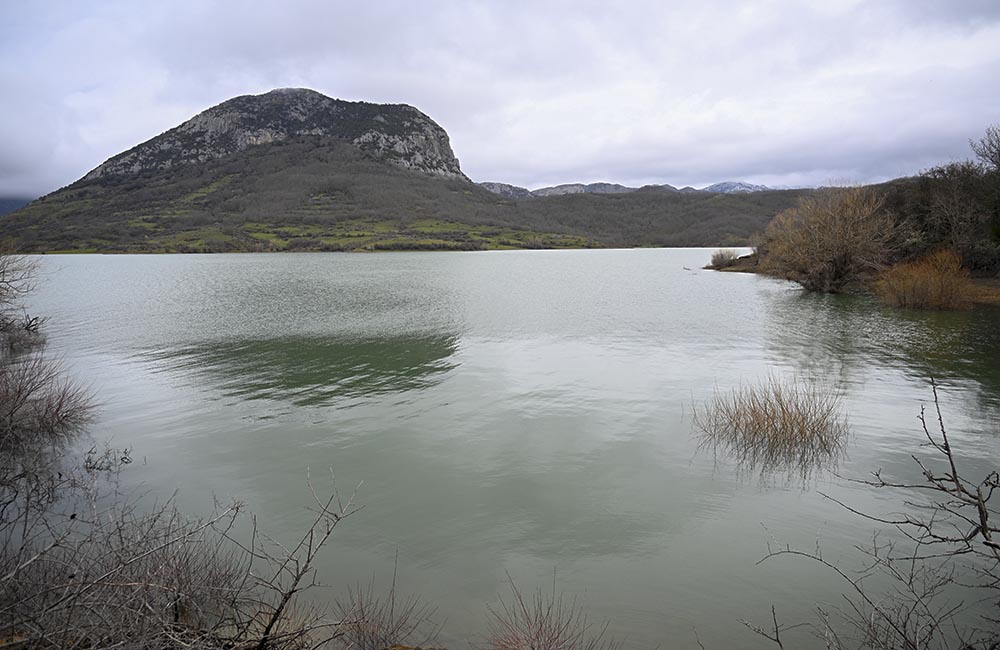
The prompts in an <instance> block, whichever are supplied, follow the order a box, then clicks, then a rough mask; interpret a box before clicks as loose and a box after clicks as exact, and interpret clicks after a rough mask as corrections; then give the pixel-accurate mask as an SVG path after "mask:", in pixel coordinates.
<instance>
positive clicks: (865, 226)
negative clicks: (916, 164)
mask: <svg viewBox="0 0 1000 650" xmlns="http://www.w3.org/2000/svg"><path fill="white" fill-rule="evenodd" d="M884 205H885V201H884V197H883V196H882V195H880V194H878V193H877V192H875V191H874V190H872V189H870V188H865V187H844V188H828V189H824V190H822V191H820V192H817V193H815V194H811V195H808V196H804V197H802V198H801V199H799V203H798V205H796V206H795V207H793V208H789V209H788V210H785V211H784V212H781V213H780V214H778V215H777V216H776V217H775V218H774V219H773V220H772V221H771V223H770V224H769V225H768V227H767V230H766V231H765V233H764V237H763V241H761V242H758V246H757V251H758V254H759V255H760V263H761V265H762V266H763V268H764V269H765V270H766V271H768V272H770V273H773V274H775V275H780V276H782V277H785V278H787V279H789V280H794V281H796V282H798V283H799V284H801V285H802V286H803V287H805V288H806V289H809V290H811V291H823V292H836V291H840V290H842V289H843V288H844V287H845V286H847V285H848V284H849V283H850V282H852V281H855V280H858V279H859V278H860V277H862V276H863V275H864V274H866V273H871V272H873V271H876V270H879V269H881V268H882V263H883V261H884V260H885V258H886V256H887V255H888V253H889V251H890V249H891V246H892V242H893V239H894V237H895V222H894V220H893V218H892V217H891V216H890V215H889V214H888V213H887V212H886V210H885V209H884Z"/></svg>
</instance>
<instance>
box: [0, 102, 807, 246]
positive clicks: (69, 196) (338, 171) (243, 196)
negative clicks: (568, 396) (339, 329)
mask: <svg viewBox="0 0 1000 650" xmlns="http://www.w3.org/2000/svg"><path fill="white" fill-rule="evenodd" d="M574 187H575V189H574V190H569V191H570V192H571V193H566V194H556V195H551V196H534V195H532V196H533V198H532V199H531V200H530V201H528V200H518V199H517V197H516V196H514V195H515V194H518V190H524V188H516V187H514V186H505V187H502V186H501V185H499V184H487V185H486V186H479V185H476V184H475V183H472V182H471V181H469V180H468V178H467V177H466V176H465V174H463V173H462V170H461V167H460V166H459V162H458V159H457V158H456V157H455V155H454V153H453V152H452V150H451V147H450V144H449V140H448V135H447V133H445V131H444V129H442V128H441V127H440V126H438V125H437V124H436V123H435V122H434V121H433V120H431V118H429V117H427V116H426V115H424V114H423V113H421V112H420V111H418V110H417V109H415V108H413V107H410V106H406V105H379V104H369V103H365V102H345V101H341V100H337V99H332V98H329V97H326V96H324V95H321V94H319V93H317V92H315V91H311V90H279V91H272V92H269V93H265V94H262V95H254V96H243V97H237V98H234V99H231V100H229V101H226V102H223V103H222V104H219V105H218V106H215V107H212V108H209V109H208V110H206V111H204V112H202V113H200V114H199V115H196V116H195V117H193V118H192V119H190V120H188V121H186V122H184V123H183V124H181V125H179V126H177V127H176V128H174V129H171V130H169V131H167V132H165V133H163V134H161V135H159V136H156V137H154V138H152V139H151V140H149V141H147V142H144V143H142V144H139V145H137V146H136V147H133V148H132V149H129V150H128V151H125V152H123V153H121V154H119V155H117V156H114V157H112V158H110V159H109V160H108V161H106V162H104V163H103V164H101V165H99V166H98V167H97V168H95V169H94V170H93V171H91V172H90V173H88V174H86V175H85V176H84V177H83V178H81V179H80V180H78V181H76V182H75V183H73V184H71V185H69V186H67V187H64V188H62V189H60V190H57V191H55V192H52V193H51V194H48V195H46V196H44V197H42V198H40V199H37V200H35V201H33V202H31V203H30V204H28V205H27V206H25V207H23V208H21V209H19V210H16V211H15V212H12V213H11V214H9V215H6V216H5V217H4V218H2V219H0V239H3V238H11V239H13V240H15V242H16V244H17V246H19V247H20V248H21V249H22V250H25V251H36V252H44V251H64V250H71V251H92V252H225V251H277V250H345V251H371V250H404V249H422V250H430V249H462V250H478V249H484V248H491V249H493V248H561V247H573V248H579V247H601V246H616V247H623V246H626V247H627V246H713V245H723V244H725V245H736V244H740V243H745V242H746V241H747V238H748V237H749V236H750V235H752V234H753V233H754V232H757V231H759V230H761V229H762V228H763V227H764V225H766V224H767V222H768V221H769V220H770V219H771V218H772V217H773V216H774V215H775V214H776V213H777V212H779V211H781V210H782V209H784V208H787V207H789V206H791V205H793V204H794V202H795V200H796V199H797V197H798V196H800V195H801V194H802V191H788V192H757V193H753V194H729V195H726V194H713V193H708V192H695V193H690V194H686V193H683V192H678V191H675V190H674V188H671V187H669V186H650V187H647V188H641V189H639V190H633V188H624V187H623V186H620V185H619V186H616V185H611V184H604V183H595V184H592V185H579V186H578V187H577V186H574ZM487 188H490V189H493V190H497V189H500V190H501V191H507V192H508V193H509V195H508V196H503V195H498V194H497V193H495V192H494V191H490V189H487ZM588 188H589V191H588ZM543 189H544V188H543ZM524 191H527V190H524ZM573 192H575V193H573Z"/></svg>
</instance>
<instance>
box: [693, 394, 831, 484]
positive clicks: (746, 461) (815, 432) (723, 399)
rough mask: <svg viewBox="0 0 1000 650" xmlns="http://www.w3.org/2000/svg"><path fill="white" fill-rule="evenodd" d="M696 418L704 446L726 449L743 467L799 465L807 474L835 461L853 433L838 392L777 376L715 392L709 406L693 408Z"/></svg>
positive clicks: (771, 469)
mask: <svg viewBox="0 0 1000 650" xmlns="http://www.w3.org/2000/svg"><path fill="white" fill-rule="evenodd" d="M693 418H694V426H695V429H696V432H697V435H698V437H699V441H700V446H701V447H703V448H706V447H708V448H711V449H713V450H715V451H723V452H724V453H726V454H727V455H729V456H730V457H732V458H733V459H735V461H736V462H737V464H738V465H739V466H740V467H741V468H742V469H745V470H749V471H755V470H758V469H759V470H761V471H762V472H769V471H773V470H776V469H795V470H797V471H799V472H800V473H801V474H802V475H803V477H807V476H808V475H809V474H810V473H811V471H812V470H813V469H815V468H817V467H821V466H833V465H836V463H837V461H838V460H839V459H840V458H841V457H842V456H843V454H844V453H845V451H846V446H847V439H848V434H849V431H850V428H849V426H848V423H847V420H846V418H845V417H844V416H843V415H842V414H841V405H840V396H839V394H837V393H836V392H834V391H831V390H827V389H824V388H823V387H821V386H819V385H817V384H815V383H810V382H805V381H802V380H788V381H781V380H779V379H777V378H774V377H770V378H769V379H768V380H767V381H766V382H765V383H764V384H762V385H746V386H740V387H738V388H735V389H733V390H732V391H730V392H728V393H724V392H720V391H718V390H717V391H716V393H715V395H714V397H713V398H712V400H711V401H710V402H709V403H708V404H706V405H704V406H703V407H698V406H696V407H695V408H694V414H693Z"/></svg>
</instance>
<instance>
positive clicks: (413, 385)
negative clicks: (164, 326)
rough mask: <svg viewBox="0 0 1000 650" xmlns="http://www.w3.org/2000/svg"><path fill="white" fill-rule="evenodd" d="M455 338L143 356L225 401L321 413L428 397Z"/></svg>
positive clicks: (185, 349) (310, 341) (288, 340)
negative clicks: (415, 394)
mask: <svg viewBox="0 0 1000 650" xmlns="http://www.w3.org/2000/svg"><path fill="white" fill-rule="evenodd" d="M456 345H457V342H456V340H455V339H454V338H453V337H444V336H441V337H416V336H398V337H387V338H372V339H365V340H350V339H342V338H335V337H329V338H321V337H301V336H289V337H284V338H275V339H264V340H235V341H233V340H225V341H221V342H210V343H199V344H195V345H187V346H182V347H177V348H170V349H167V350H157V351H153V352H148V353H146V354H145V355H144V356H146V357H147V358H148V359H150V360H152V361H154V362H156V363H157V364H158V366H159V367H161V368H163V369H167V370H171V371H176V372H180V373H182V374H183V375H186V376H188V377H189V378H190V379H195V380H197V381H204V382H207V383H209V384H211V385H212V387H213V388H215V389H217V390H219V391H221V393H222V394H223V395H224V396H226V397H237V398H241V399H247V400H256V399H270V400H283V401H288V402H290V403H291V404H293V405H295V406H321V405H332V404H339V403H343V402H344V401H346V400H350V399H361V398H374V397H377V396H379V395H384V394H387V393H397V392H403V391H410V390H420V389H426V388H429V387H431V386H433V385H434V384H435V383H437V382H438V381H440V380H441V378H442V376H443V375H444V374H445V373H447V372H448V371H449V370H451V369H452V368H454V363H453V362H451V361H449V359H450V358H451V356H452V355H453V354H454V352H455V348H456Z"/></svg>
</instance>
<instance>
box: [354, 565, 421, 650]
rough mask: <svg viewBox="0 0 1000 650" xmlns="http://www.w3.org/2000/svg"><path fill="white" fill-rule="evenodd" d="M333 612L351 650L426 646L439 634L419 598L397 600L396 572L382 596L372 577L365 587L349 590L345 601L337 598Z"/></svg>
mask: <svg viewBox="0 0 1000 650" xmlns="http://www.w3.org/2000/svg"><path fill="white" fill-rule="evenodd" d="M335 610H336V611H337V613H338V614H339V618H340V621H341V628H340V631H341V632H342V633H343V641H344V643H345V644H346V645H347V646H348V647H350V648H352V649H355V648H356V649H357V650H386V648H393V647H396V646H410V647H413V646H416V647H426V646H427V645H428V644H430V643H433V642H434V640H435V638H436V637H437V633H438V627H437V626H436V625H435V624H434V623H432V622H431V619H432V618H433V616H434V613H435V610H434V609H433V608H431V607H430V606H429V605H428V604H427V603H425V602H423V601H422V600H421V599H420V597H419V596H409V597H407V598H404V599H398V598H397V592H396V575H395V571H394V572H393V577H392V586H391V588H390V589H389V592H388V593H387V594H386V595H385V596H381V595H379V594H378V593H377V591H376V589H375V579H374V578H373V579H372V581H371V582H369V583H368V585H366V586H362V585H358V586H357V587H356V588H353V589H348V593H347V599H346V600H341V599H338V600H337V601H336V603H335Z"/></svg>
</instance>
